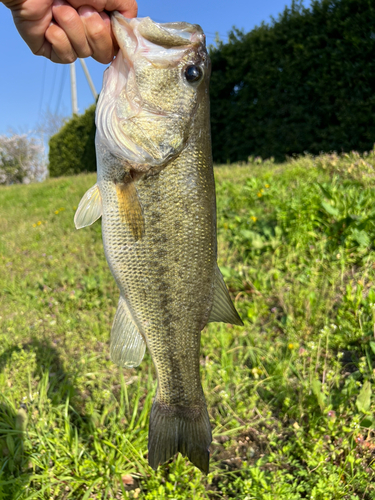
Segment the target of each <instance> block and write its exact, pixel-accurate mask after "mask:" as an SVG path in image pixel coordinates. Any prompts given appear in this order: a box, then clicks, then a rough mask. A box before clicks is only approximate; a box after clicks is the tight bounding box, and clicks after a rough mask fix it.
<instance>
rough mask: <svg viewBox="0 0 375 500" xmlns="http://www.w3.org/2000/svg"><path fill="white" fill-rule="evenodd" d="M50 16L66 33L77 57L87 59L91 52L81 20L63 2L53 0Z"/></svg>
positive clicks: (68, 5) (74, 10)
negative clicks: (51, 15)
mask: <svg viewBox="0 0 375 500" xmlns="http://www.w3.org/2000/svg"><path fill="white" fill-rule="evenodd" d="M52 14H53V17H54V20H55V21H56V23H57V24H58V25H59V26H60V28H61V29H62V30H63V31H64V32H65V33H66V35H67V37H68V39H69V41H70V43H71V45H72V47H73V49H74V52H75V53H76V54H77V56H78V57H89V56H91V54H92V50H91V48H90V46H89V44H88V42H87V39H86V33H85V28H84V26H83V23H82V19H81V18H80V16H79V15H78V12H77V11H76V9H74V8H73V7H72V6H71V5H70V4H68V3H67V2H66V1H65V0H54V2H53V5H52Z"/></svg>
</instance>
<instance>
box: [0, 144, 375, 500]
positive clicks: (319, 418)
mask: <svg viewBox="0 0 375 500" xmlns="http://www.w3.org/2000/svg"><path fill="white" fill-rule="evenodd" d="M250 160H251V161H250V162H249V164H246V165H232V166H221V167H217V168H216V179H217V197H218V235H219V236H218V237H219V265H220V267H221V269H222V272H223V274H224V277H225V279H226V281H227V284H228V286H229V288H230V291H231V293H232V296H233V298H234V299H235V302H236V306H237V308H238V310H239V312H240V314H241V316H242V318H243V319H244V321H245V327H244V328H241V327H232V326H231V325H222V324H210V325H209V327H207V328H205V330H204V331H203V335H202V350H201V366H202V382H203V388H204V391H205V394H206V398H207V403H208V407H209V413H210V418H211V423H212V427H213V436H214V442H213V445H212V448H211V451H212V458H211V469H210V473H209V475H208V476H204V475H202V474H201V473H200V472H199V471H198V470H197V469H196V468H195V467H193V466H192V465H191V464H190V463H189V462H187V461H186V460H185V459H184V458H182V457H181V456H178V457H177V458H176V459H174V460H173V461H170V463H168V464H166V465H164V466H162V467H160V468H159V470H158V471H157V473H154V472H153V471H152V470H151V469H150V468H149V467H148V465H147V432H148V416H149V411H150V407H151V404H152V398H153V395H154V392H155V388H156V380H155V372H154V369H153V366H152V362H151V359H150V356H149V355H148V354H146V356H145V359H144V360H143V362H142V364H141V366H140V367H139V368H136V369H131V370H122V369H119V368H117V367H116V366H115V365H113V364H112V363H111V362H110V361H109V335H110V329H111V323H112V320H113V317H114V313H115V309H116V305H117V300H118V291H117V288H116V286H115V283H114V281H113V278H112V276H111V275H110V272H109V270H108V267H107V263H106V261H105V258H104V254H103V248H102V242H101V234H100V233H101V227H100V222H97V223H95V224H94V225H93V226H91V227H89V228H85V229H83V230H80V231H76V230H75V228H74V224H73V216H74V211H75V208H76V207H77V205H78V203H79V200H80V199H81V196H82V195H83V193H84V192H85V191H86V189H88V188H89V187H90V186H91V185H93V184H94V182H95V176H94V175H82V176H78V177H66V178H60V179H51V180H48V181H46V182H44V183H43V184H32V185H28V186H22V185H15V186H10V187H1V188H0V207H1V208H0V238H1V239H0V265H1V269H2V273H1V276H0V304H1V308H0V324H1V332H0V335H1V342H0V500H2V499H7V500H8V499H9V500H10V499H11V500H13V499H31V498H40V499H46V500H49V499H68V498H71V499H74V500H79V499H82V500H83V499H85V500H86V499H105V498H117V499H121V498H139V499H145V500H151V499H155V500H163V499H171V500H172V499H176V500H177V499H178V500H180V499H186V500H190V499H208V498H209V499H229V498H233V499H243V500H250V499H259V500H275V499H276V500H277V499H285V500H294V499H303V498H308V499H315V500H318V499H319V500H332V499H341V498H342V499H358V500H369V499H375V482H374V479H375V418H374V413H375V412H374V410H375V397H374V389H375V337H374V335H375V334H374V331H375V167H374V165H375V153H374V152H371V153H370V154H369V155H365V156H364V157H360V156H359V155H357V154H356V153H352V154H351V155H350V156H348V155H346V156H341V157H338V156H336V155H330V156H329V155H325V156H320V157H318V158H315V159H313V158H309V157H306V158H300V159H297V160H293V161H290V162H288V163H286V164H282V165H276V164H273V163H272V162H263V163H262V162H261V161H258V160H257V159H250Z"/></svg>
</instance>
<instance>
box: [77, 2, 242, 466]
mask: <svg viewBox="0 0 375 500" xmlns="http://www.w3.org/2000/svg"><path fill="white" fill-rule="evenodd" d="M112 27H113V31H114V34H115V36H116V39H117V41H118V44H119V47H120V51H119V53H118V55H117V57H116V58H115V59H114V61H113V62H112V64H111V66H110V67H109V68H108V69H107V70H106V72H105V75H104V82H103V89H102V91H101V94H100V98H99V101H98V105H97V111H96V125H97V133H96V155H97V164H98V176H97V184H95V186H93V187H92V188H91V189H89V191H87V193H86V194H85V195H84V196H83V198H82V200H81V202H80V204H79V207H78V209H77V212H76V215H75V224H76V227H77V228H81V227H85V226H88V225H90V224H92V223H93V222H94V221H95V220H97V219H98V218H99V217H100V216H101V217H102V234H103V243H104V251H105V255H106V258H107V261H108V265H109V267H110V269H111V272H112V274H113V276H114V278H115V280H116V283H117V285H118V287H119V289H120V300H119V304H118V309H117V312H116V315H115V318H114V322H113V327H112V331H111V345H110V352H111V358H112V360H113V361H114V362H115V363H117V364H118V365H120V366H123V367H134V366H138V365H139V364H140V362H141V360H142V358H143V355H144V352H145V348H146V346H147V347H148V349H149V351H150V353H151V356H152V360H153V362H154V365H155V369H156V374H157V379H158V387H157V393H156V396H155V400H154V403H153V406H152V410H151V415H150V425H149V448H148V449H149V453H148V460H149V464H150V465H151V467H152V468H154V469H156V468H157V467H158V465H159V464H160V463H164V462H165V461H167V460H168V459H169V458H171V457H173V455H174V454H175V453H177V452H181V453H182V454H183V455H185V456H187V457H188V458H189V459H190V460H191V462H192V463H193V464H194V465H196V466H197V467H198V468H199V469H201V470H202V471H204V472H206V473H207V472H208V466H209V445H210V443H211V440H212V438H211V426H210V421H209V417H208V413H207V407H206V402H205V398H204V394H203V390H202V386H201V382H200V373H199V367H200V364H199V350H200V338H201V330H202V329H203V328H204V326H205V325H206V324H207V323H208V322H209V321H223V322H227V323H232V324H237V325H242V324H243V323H242V321H241V319H240V317H239V316H238V314H237V312H236V310H235V308H234V306H233V304H232V301H231V299H230V296H229V293H228V290H227V288H226V285H225V283H224V280H223V277H222V275H221V273H220V271H219V268H218V266H217V263H216V258H217V256H216V253H217V251H216V202H215V185H214V176H213V168H212V155H211V138H210V116H209V78H210V60H209V57H208V54H207V50H206V46H205V36H204V34H203V31H202V29H201V28H200V27H199V26H198V25H192V24H188V23H168V24H159V23H156V22H153V21H152V20H151V19H150V18H139V19H132V20H128V19H126V18H124V17H123V16H122V15H120V14H119V13H117V12H116V13H114V14H113V15H112Z"/></svg>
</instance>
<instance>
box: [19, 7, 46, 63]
mask: <svg viewBox="0 0 375 500" xmlns="http://www.w3.org/2000/svg"><path fill="white" fill-rule="evenodd" d="M12 15H13V20H14V23H15V25H16V27H17V30H18V31H19V33H20V35H21V36H22V38H23V39H24V40H25V42H26V43H27V45H28V46H29V47H30V49H31V51H32V52H33V53H34V54H35V55H40V56H45V57H49V54H50V52H51V46H50V44H49V43H48V42H47V41H46V40H45V37H44V34H45V32H46V30H47V28H48V26H49V25H50V23H51V21H52V9H51V6H49V8H48V5H44V6H43V5H38V8H36V7H35V6H34V7H33V6H31V7H29V8H28V9H27V8H26V7H23V6H20V7H19V8H17V9H14V10H12Z"/></svg>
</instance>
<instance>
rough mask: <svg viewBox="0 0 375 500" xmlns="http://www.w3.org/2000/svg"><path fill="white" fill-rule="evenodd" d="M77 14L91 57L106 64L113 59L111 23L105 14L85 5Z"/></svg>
mask: <svg viewBox="0 0 375 500" xmlns="http://www.w3.org/2000/svg"><path fill="white" fill-rule="evenodd" d="M78 14H79V16H80V18H81V20H82V23H83V25H84V28H85V33H86V38H87V41H88V43H89V45H90V48H91V53H92V57H93V58H94V59H95V60H96V61H98V62H100V63H103V64H108V63H110V62H111V61H112V59H113V57H114V52H115V49H114V43H113V38H112V30H111V22H110V19H109V17H108V15H107V14H105V13H104V12H101V13H100V14H99V13H98V12H97V11H96V10H94V9H93V8H92V7H89V6H87V5H85V6H84V7H80V8H79V9H78Z"/></svg>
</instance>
